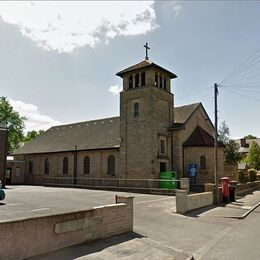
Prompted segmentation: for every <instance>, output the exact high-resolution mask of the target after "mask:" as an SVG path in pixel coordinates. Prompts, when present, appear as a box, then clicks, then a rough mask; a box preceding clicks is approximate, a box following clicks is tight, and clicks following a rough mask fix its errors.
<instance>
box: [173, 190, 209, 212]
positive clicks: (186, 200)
mask: <svg viewBox="0 0 260 260" xmlns="http://www.w3.org/2000/svg"><path fill="white" fill-rule="evenodd" d="M212 204H213V193H212V192H202V193H197V194H190V195H188V191H186V190H176V212H177V213H180V214H185V213H186V212H188V211H191V210H195V209H199V208H203V207H207V206H210V205H212Z"/></svg>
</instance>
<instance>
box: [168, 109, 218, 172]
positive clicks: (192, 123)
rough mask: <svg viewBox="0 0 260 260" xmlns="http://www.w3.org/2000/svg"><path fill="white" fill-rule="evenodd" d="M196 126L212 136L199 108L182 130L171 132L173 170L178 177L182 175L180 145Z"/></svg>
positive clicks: (211, 131)
mask: <svg viewBox="0 0 260 260" xmlns="http://www.w3.org/2000/svg"><path fill="white" fill-rule="evenodd" d="M198 125H199V126H200V127H202V128H203V129H204V130H205V131H207V132H208V133H209V134H211V135H212V134H213V131H214V129H213V127H212V125H211V124H210V121H209V118H208V116H207V115H206V114H205V113H204V111H203V110H202V109H201V108H199V109H197V110H196V111H195V113H194V114H193V115H192V117H191V118H190V120H189V121H188V122H187V124H186V125H185V128H184V129H180V130H175V131H173V149H174V152H173V163H174V165H173V168H174V170H175V171H177V173H178V174H179V176H180V177H181V176H183V174H184V171H183V159H182V158H183V149H182V144H183V143H184V142H185V141H186V140H187V139H188V138H189V137H190V135H191V134H192V132H193V131H194V129H195V128H196V127H197V126H198Z"/></svg>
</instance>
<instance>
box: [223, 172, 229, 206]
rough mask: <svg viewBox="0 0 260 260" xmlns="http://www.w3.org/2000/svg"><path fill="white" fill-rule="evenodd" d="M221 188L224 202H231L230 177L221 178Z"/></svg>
mask: <svg viewBox="0 0 260 260" xmlns="http://www.w3.org/2000/svg"><path fill="white" fill-rule="evenodd" d="M221 187H222V195H223V202H229V178H228V177H223V178H221Z"/></svg>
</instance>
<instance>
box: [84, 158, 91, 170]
mask: <svg viewBox="0 0 260 260" xmlns="http://www.w3.org/2000/svg"><path fill="white" fill-rule="evenodd" d="M83 172H84V174H90V159H89V157H88V156H86V157H85V158H84V170H83Z"/></svg>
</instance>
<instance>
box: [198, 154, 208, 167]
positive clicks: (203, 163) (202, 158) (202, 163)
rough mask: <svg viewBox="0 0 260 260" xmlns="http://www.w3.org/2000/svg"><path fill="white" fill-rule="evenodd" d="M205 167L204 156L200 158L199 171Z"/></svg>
mask: <svg viewBox="0 0 260 260" xmlns="http://www.w3.org/2000/svg"><path fill="white" fill-rule="evenodd" d="M206 168H207V165H206V157H205V155H201V156H200V169H201V170H206Z"/></svg>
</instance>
